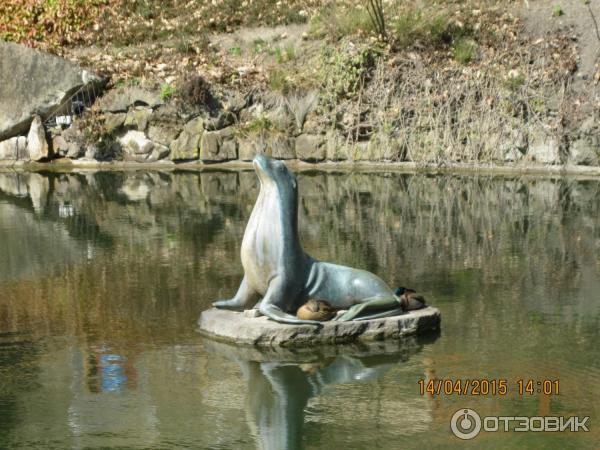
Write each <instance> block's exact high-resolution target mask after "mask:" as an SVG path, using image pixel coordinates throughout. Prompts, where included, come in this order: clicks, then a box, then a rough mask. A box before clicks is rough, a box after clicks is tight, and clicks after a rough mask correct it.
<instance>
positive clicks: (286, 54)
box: [267, 44, 296, 64]
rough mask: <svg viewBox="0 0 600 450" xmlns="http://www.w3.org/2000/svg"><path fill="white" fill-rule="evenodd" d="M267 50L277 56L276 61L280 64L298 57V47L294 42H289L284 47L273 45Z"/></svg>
mask: <svg viewBox="0 0 600 450" xmlns="http://www.w3.org/2000/svg"><path fill="white" fill-rule="evenodd" d="M267 52H268V53H269V55H271V56H273V57H275V61H277V63H278V64H282V63H284V62H288V61H292V60H293V59H295V58H296V49H295V48H294V46H293V45H292V44H288V45H286V46H285V47H284V48H282V47H272V48H269V49H268V51H267Z"/></svg>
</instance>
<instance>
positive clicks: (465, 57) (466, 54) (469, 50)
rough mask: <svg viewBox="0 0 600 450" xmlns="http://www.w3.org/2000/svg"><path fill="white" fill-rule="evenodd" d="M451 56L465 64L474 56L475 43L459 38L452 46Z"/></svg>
mask: <svg viewBox="0 0 600 450" xmlns="http://www.w3.org/2000/svg"><path fill="white" fill-rule="evenodd" d="M452 56H453V57H454V59H455V60H456V61H458V62H459V63H461V64H467V63H468V62H470V61H471V60H472V59H473V56H475V43H473V42H472V41H471V40H470V39H466V38H459V39H458V40H457V41H456V42H455V43H454V45H453V46H452Z"/></svg>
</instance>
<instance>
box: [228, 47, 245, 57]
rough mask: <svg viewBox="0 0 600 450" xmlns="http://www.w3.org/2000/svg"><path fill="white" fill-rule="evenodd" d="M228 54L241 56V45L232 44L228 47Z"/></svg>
mask: <svg viewBox="0 0 600 450" xmlns="http://www.w3.org/2000/svg"><path fill="white" fill-rule="evenodd" d="M229 54H230V55H233V56H242V47H240V46H239V45H234V46H233V47H230V48H229Z"/></svg>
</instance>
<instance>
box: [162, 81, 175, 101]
mask: <svg viewBox="0 0 600 450" xmlns="http://www.w3.org/2000/svg"><path fill="white" fill-rule="evenodd" d="M173 94H175V87H174V86H172V85H170V84H169V83H163V84H161V85H160V98H162V99H163V100H168V99H170V98H171V97H173Z"/></svg>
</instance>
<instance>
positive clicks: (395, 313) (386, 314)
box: [354, 307, 406, 320]
mask: <svg viewBox="0 0 600 450" xmlns="http://www.w3.org/2000/svg"><path fill="white" fill-rule="evenodd" d="M405 313H406V311H405V310H404V309H403V308H401V307H398V308H394V309H390V310H387V311H382V312H378V313H373V314H367V315H366V316H360V317H355V318H354V320H371V319H382V318H384V317H393V316H399V315H401V314H405Z"/></svg>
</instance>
